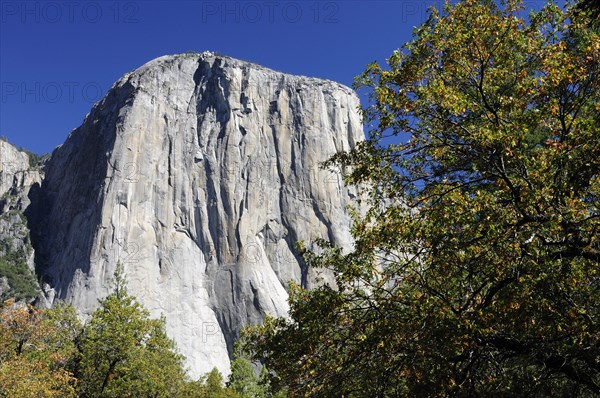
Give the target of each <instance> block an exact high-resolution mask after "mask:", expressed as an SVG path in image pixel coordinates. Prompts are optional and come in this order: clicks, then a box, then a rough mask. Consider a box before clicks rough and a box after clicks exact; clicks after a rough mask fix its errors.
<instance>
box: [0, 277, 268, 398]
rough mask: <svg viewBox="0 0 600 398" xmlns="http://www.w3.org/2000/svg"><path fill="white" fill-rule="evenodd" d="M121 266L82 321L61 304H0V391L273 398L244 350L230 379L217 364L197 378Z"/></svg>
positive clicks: (10, 394) (19, 397)
mask: <svg viewBox="0 0 600 398" xmlns="http://www.w3.org/2000/svg"><path fill="white" fill-rule="evenodd" d="M125 286H126V281H125V278H124V276H123V272H122V268H121V267H120V266H119V267H117V272H116V273H115V286H114V289H113V292H112V293H111V294H109V295H108V296H107V297H106V298H104V299H102V300H101V301H100V307H99V308H98V309H97V310H96V311H95V312H94V313H93V314H92V317H91V319H90V320H89V321H88V322H87V323H85V325H82V324H81V323H80V322H79V320H78V317H77V314H76V312H75V310H74V309H73V308H72V307H70V306H67V305H65V304H62V303H58V304H56V306H55V307H54V308H52V309H49V310H41V309H37V308H35V307H32V306H31V305H25V304H23V303H17V302H15V300H14V299H10V300H7V301H5V302H4V303H3V305H2V306H1V307H0V397H6V398H34V397H35V398H40V397H49V398H50V397H52V398H54V397H56V398H68V397H115V398H117V397H118V398H121V397H165V398H167V397H168V398H272V397H274V395H273V394H271V392H270V391H271V390H270V388H269V386H268V384H262V382H261V380H260V378H259V377H258V376H256V374H255V373H254V370H253V367H252V364H251V363H250V361H249V360H248V359H247V358H246V357H243V356H242V354H241V352H240V353H239V356H236V358H235V359H234V361H233V365H232V374H231V376H230V381H229V383H227V384H228V385H227V386H225V381H224V379H223V376H222V375H221V374H220V373H219V371H218V370H217V369H213V370H212V371H211V372H210V373H208V374H207V375H206V376H204V377H201V378H200V379H199V380H196V381H192V380H190V379H189V378H188V376H187V375H186V373H185V369H184V365H183V356H182V355H181V354H179V353H178V352H177V350H176V347H175V343H174V342H173V340H171V339H170V338H169V337H167V335H166V333H165V320H164V318H160V319H152V318H150V316H149V313H148V311H147V310H146V309H144V308H143V307H142V306H141V305H140V304H139V303H138V302H137V300H136V299H135V297H133V296H131V295H130V294H129V293H127V290H126V288H125Z"/></svg>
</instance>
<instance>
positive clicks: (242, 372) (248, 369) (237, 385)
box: [227, 343, 266, 398]
mask: <svg viewBox="0 0 600 398" xmlns="http://www.w3.org/2000/svg"><path fill="white" fill-rule="evenodd" d="M227 387H229V388H231V389H232V390H234V391H235V392H237V393H238V394H239V395H240V396H241V397H243V398H266V397H265V391H264V388H263V386H261V385H260V379H259V378H258V377H257V376H256V373H254V368H253V367H252V362H251V361H250V359H249V358H248V356H247V355H245V354H244V352H243V350H242V347H241V345H240V344H239V343H238V344H236V346H235V348H234V354H233V359H232V361H231V375H229V380H228V381H227Z"/></svg>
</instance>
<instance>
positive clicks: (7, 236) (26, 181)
mask: <svg viewBox="0 0 600 398" xmlns="http://www.w3.org/2000/svg"><path fill="white" fill-rule="evenodd" d="M41 181H42V173H41V171H40V170H39V169H37V168H31V167H30V165H29V157H28V155H27V154H26V153H25V152H21V151H19V150H18V149H17V148H15V147H14V146H12V145H10V144H9V143H7V142H5V141H3V140H0V257H4V256H6V255H7V254H9V253H8V252H10V254H11V258H12V259H13V260H16V261H17V262H21V261H22V262H24V263H26V264H27V267H28V268H29V272H30V273H31V277H33V273H34V272H35V262H34V260H35V252H34V250H33V248H32V247H31V241H30V236H29V229H28V227H27V220H26V218H25V216H24V212H25V209H26V208H28V206H29V204H30V202H31V197H32V196H34V195H35V190H36V189H38V188H39V186H40V184H41ZM32 191H33V192H32ZM33 280H35V278H34V279H33ZM36 288H37V286H36ZM10 292H11V287H10V286H9V284H8V279H7V278H0V296H1V295H2V294H3V293H6V294H9V295H10Z"/></svg>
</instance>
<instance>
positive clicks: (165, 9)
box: [0, 0, 544, 153]
mask: <svg viewBox="0 0 600 398" xmlns="http://www.w3.org/2000/svg"><path fill="white" fill-rule="evenodd" d="M434 1H435V0H389V1H368V0H338V1H327V0H323V1H317V0H296V1H289V0H258V1H223V0H216V1H213V0H210V1H207V0H188V1H162V0H139V1H128V0H95V1H94V0H92V1H81V0H79V1H78V0H32V1H13V0H0V135H3V136H6V137H7V138H8V140H9V141H10V142H12V143H14V144H16V145H18V146H23V147H25V148H27V149H30V150H32V151H34V152H37V153H47V152H50V151H51V150H52V149H53V148H54V147H56V146H57V145H60V144H61V143H63V142H64V140H65V138H66V137H67V135H68V134H69V132H70V131H71V130H73V129H74V128H76V127H78V126H79V125H80V124H81V122H82V120H83V118H84V117H85V115H86V114H87V113H88V112H89V110H90V109H91V107H92V105H93V104H94V102H96V101H98V100H99V99H101V98H102V96H104V94H105V93H106V91H107V90H108V89H109V88H110V86H111V85H112V84H113V83H114V82H115V81H116V80H117V79H118V78H119V77H121V76H122V75H123V74H125V73H127V72H129V71H131V70H133V69H135V68H137V67H139V66H141V65H143V64H144V63H146V62H148V61H150V60H151V59H153V58H156V57H159V56H161V55H166V54H175V53H181V52H186V51H190V50H192V51H198V52H201V51H205V50H210V51H217V52H219V53H222V54H225V55H229V56H231V57H235V58H240V59H245V60H249V61H252V62H256V63H258V64H261V65H264V66H266V67H269V68H273V69H276V70H280V71H282V72H286V73H293V74H301V75H307V76H315V77H321V78H326V79H331V80H335V81H338V82H341V83H343V84H346V85H351V84H352V81H353V79H354V76H356V75H358V74H360V73H361V72H362V71H363V70H364V68H365V66H366V65H367V64H368V63H369V62H371V61H374V60H377V61H380V62H381V61H384V60H385V59H386V58H387V57H388V56H390V55H391V53H392V51H394V50H395V49H397V48H399V47H400V46H401V45H402V44H403V43H405V42H406V41H408V40H410V38H411V35H412V30H413V27H415V26H418V25H420V24H421V23H422V22H424V21H425V19H426V18H427V9H428V8H429V7H430V6H431V5H432V4H433V3H434ZM543 2H544V0H526V6H527V8H531V7H533V8H539V6H540V5H541V4H543ZM437 4H438V5H441V4H442V0H437Z"/></svg>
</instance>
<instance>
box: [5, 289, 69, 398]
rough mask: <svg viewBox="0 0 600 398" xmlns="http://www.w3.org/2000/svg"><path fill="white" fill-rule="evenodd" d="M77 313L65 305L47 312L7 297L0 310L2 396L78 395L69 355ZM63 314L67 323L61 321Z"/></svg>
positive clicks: (57, 397)
mask: <svg viewBox="0 0 600 398" xmlns="http://www.w3.org/2000/svg"><path fill="white" fill-rule="evenodd" d="M73 315H74V313H73V312H70V311H68V310H66V309H65V308H64V307H58V308H57V309H54V310H51V311H48V312H47V313H44V312H43V311H41V310H38V309H36V308H33V307H31V306H26V305H20V304H16V303H15V301H14V300H7V301H5V302H4V304H3V306H2V308H1V309H0V397H11V398H12V397H19V398H28V397H32V398H33V397H36V398H37V397H48V398H51V397H56V398H59V397H60V398H62V397H66V398H68V397H75V391H76V379H75V378H74V377H73V374H72V371H71V367H70V365H71V362H70V358H71V357H72V355H73V353H74V352H75V345H74V343H73V341H71V340H69V339H68V333H65V332H66V331H68V329H67V328H66V327H64V326H65V323H68V324H69V326H73V327H75V328H77V325H78V323H77V318H75V317H73ZM58 317H60V318H61V319H63V320H64V321H65V322H64V323H62V324H61V322H58V321H57V319H58Z"/></svg>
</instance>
